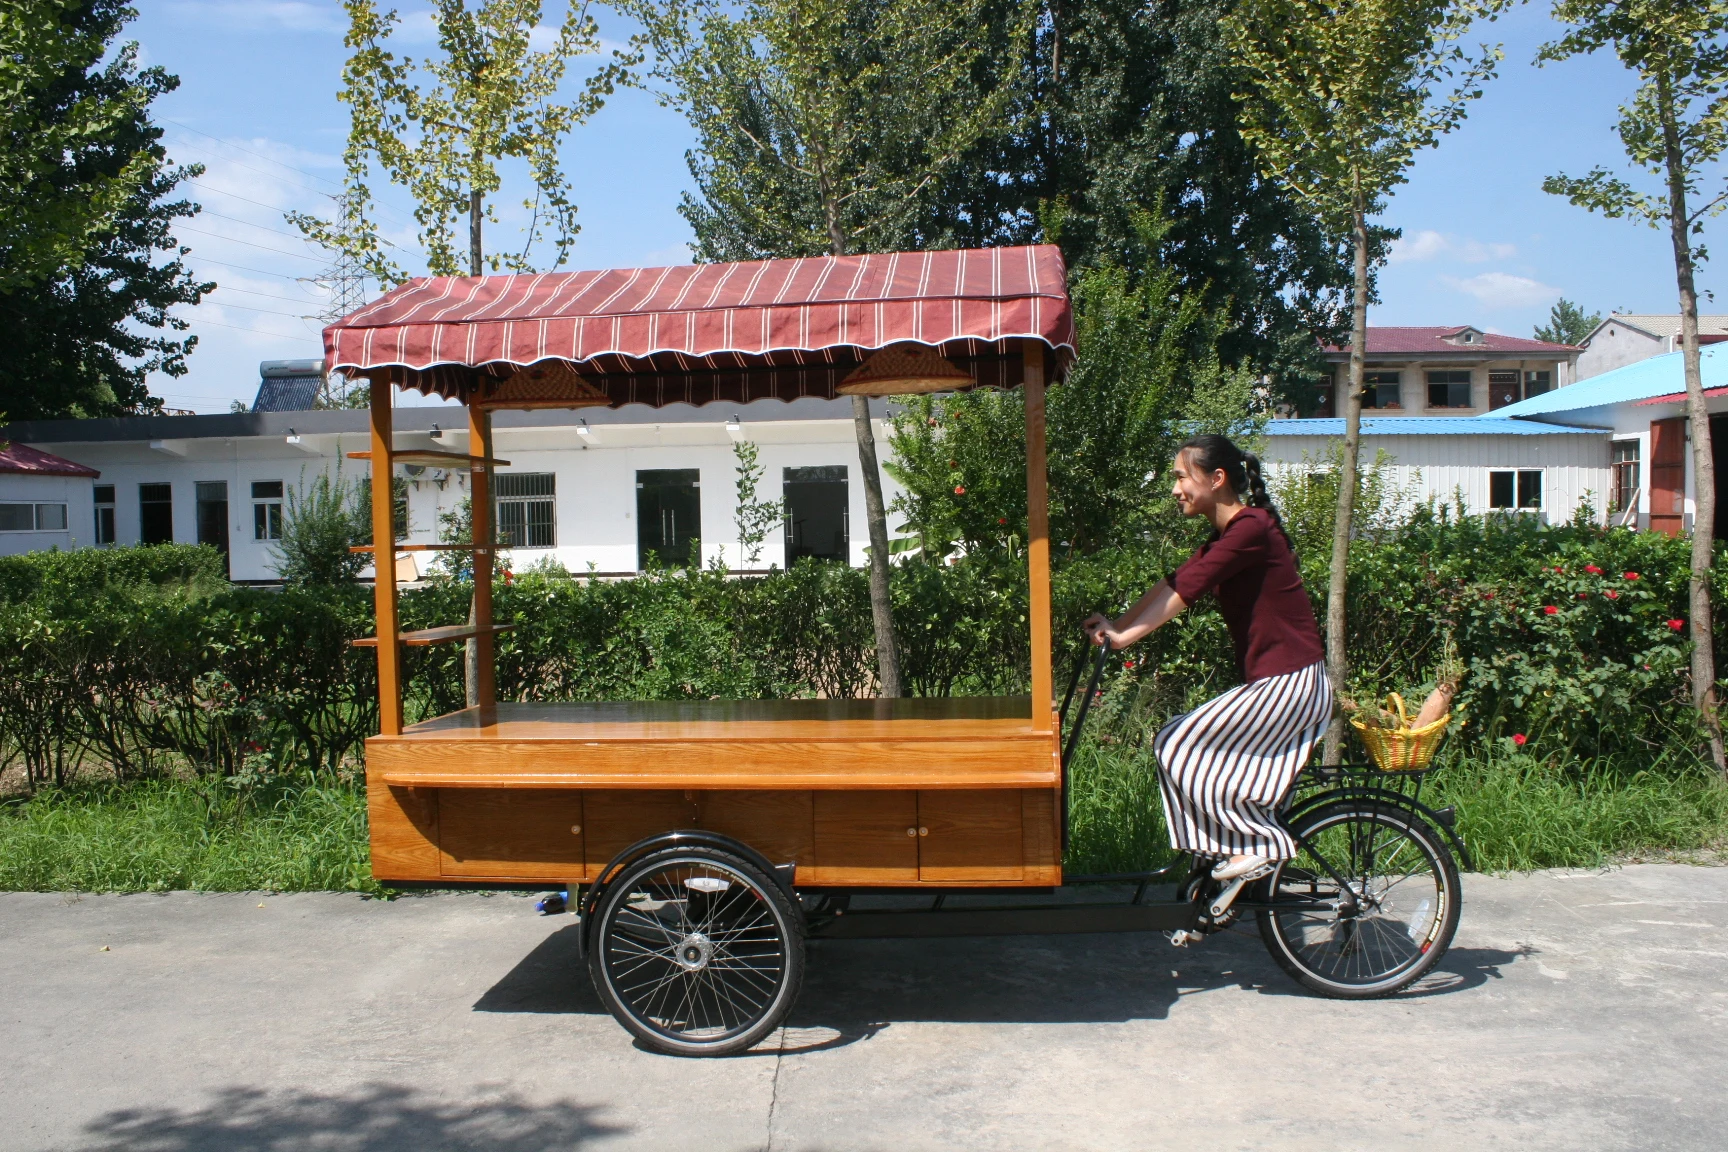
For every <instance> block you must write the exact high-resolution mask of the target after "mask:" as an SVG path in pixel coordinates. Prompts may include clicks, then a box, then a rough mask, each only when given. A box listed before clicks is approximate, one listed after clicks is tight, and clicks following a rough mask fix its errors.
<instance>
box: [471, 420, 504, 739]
mask: <svg viewBox="0 0 1728 1152" xmlns="http://www.w3.org/2000/svg"><path fill="white" fill-rule="evenodd" d="M468 454H469V455H470V456H478V457H480V458H481V459H483V460H485V461H487V463H485V464H483V465H482V466H481V467H478V468H476V469H474V471H473V473H472V474H471V475H470V478H469V486H468V511H469V523H470V525H471V526H472V528H471V530H472V536H473V543H474V549H475V550H474V625H475V630H476V631H477V632H478V633H479V634H478V635H477V636H475V637H474V639H473V641H472V643H473V645H474V658H475V668H474V697H475V699H474V703H475V705H476V706H477V707H478V708H479V709H480V724H481V726H482V727H487V726H490V725H492V724H496V723H497V722H498V681H497V667H496V665H495V664H494V663H493V659H494V656H495V654H496V652H497V644H498V642H497V640H496V638H494V636H493V635H492V628H491V625H492V556H493V553H492V544H493V542H494V536H495V529H494V527H493V524H492V464H491V460H492V411H491V409H489V408H482V407H480V406H478V405H473V404H471V405H469V407H468ZM482 549H484V551H482Z"/></svg>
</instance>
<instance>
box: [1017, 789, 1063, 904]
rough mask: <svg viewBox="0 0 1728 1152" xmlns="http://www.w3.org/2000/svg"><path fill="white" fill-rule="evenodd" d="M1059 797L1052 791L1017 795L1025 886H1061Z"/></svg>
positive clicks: (1029, 791)
mask: <svg viewBox="0 0 1728 1152" xmlns="http://www.w3.org/2000/svg"><path fill="white" fill-rule="evenodd" d="M1061 797H1062V794H1061V793H1060V792H1057V791H1056V790H1055V789H1053V788H1027V789H1026V790H1025V791H1023V792H1021V793H1020V820H1021V823H1022V825H1023V832H1024V835H1023V837H1022V840H1021V843H1022V844H1024V845H1025V867H1026V871H1025V874H1024V875H1022V876H1021V877H1020V878H1021V879H1022V880H1024V881H1025V882H1026V883H1028V884H1051V885H1056V884H1060V883H1062V868H1061V864H1062V853H1061V847H1060V841H1061V837H1062V833H1061V821H1062V811H1061V808H1060V807H1059V805H1060V803H1061Z"/></svg>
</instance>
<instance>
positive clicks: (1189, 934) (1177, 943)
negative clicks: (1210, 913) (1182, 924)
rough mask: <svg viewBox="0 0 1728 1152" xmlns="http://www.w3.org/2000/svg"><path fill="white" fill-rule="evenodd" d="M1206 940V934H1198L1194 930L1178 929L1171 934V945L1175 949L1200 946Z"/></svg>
mask: <svg viewBox="0 0 1728 1152" xmlns="http://www.w3.org/2000/svg"><path fill="white" fill-rule="evenodd" d="M1204 939H1206V933H1204V932H1196V931H1194V930H1193V929H1192V928H1178V929H1176V930H1175V931H1174V932H1172V933H1170V945H1171V947H1173V948H1186V947H1188V945H1190V944H1198V943H1200V941H1202V940H1204Z"/></svg>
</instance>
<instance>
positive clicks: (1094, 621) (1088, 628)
mask: <svg viewBox="0 0 1728 1152" xmlns="http://www.w3.org/2000/svg"><path fill="white" fill-rule="evenodd" d="M1080 628H1081V630H1082V631H1084V632H1085V633H1086V639H1088V640H1090V641H1091V642H1092V643H1094V644H1103V643H1104V641H1106V640H1108V641H1110V647H1112V648H1125V647H1127V646H1128V644H1129V643H1131V641H1128V640H1126V639H1125V638H1124V637H1123V635H1122V633H1120V632H1118V631H1116V628H1115V623H1114V621H1112V620H1111V619H1110V617H1108V616H1106V615H1104V614H1103V613H1102V612H1094V613H1092V615H1090V616H1088V617H1087V618H1086V622H1085V623H1084V624H1082V625H1080Z"/></svg>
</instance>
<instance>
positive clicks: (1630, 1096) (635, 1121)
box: [0, 865, 1728, 1152]
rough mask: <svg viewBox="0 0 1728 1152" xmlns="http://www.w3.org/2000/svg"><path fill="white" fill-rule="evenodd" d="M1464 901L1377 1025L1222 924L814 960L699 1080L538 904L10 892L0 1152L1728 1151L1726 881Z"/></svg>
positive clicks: (1583, 880)
mask: <svg viewBox="0 0 1728 1152" xmlns="http://www.w3.org/2000/svg"><path fill="white" fill-rule="evenodd" d="M1465 885H1466V887H1465V904H1464V919H1463V926H1462V929H1461V930H1460V932H1459V935H1458V940H1457V943H1456V944H1455V945H1454V947H1453V949H1452V952H1451V954H1450V956H1449V957H1448V958H1447V960H1446V962H1445V964H1444V966H1443V967H1442V969H1441V970H1440V972H1439V974H1438V976H1437V977H1436V978H1434V979H1432V980H1430V981H1429V982H1428V983H1427V984H1426V985H1425V986H1424V987H1423V988H1422V989H1421V990H1420V991H1419V992H1418V993H1417V994H1413V995H1406V996H1403V997H1400V998H1398V999H1394V1000H1388V1001H1377V1002H1367V1003H1340V1002H1336V1001H1327V1000H1320V999H1316V998H1314V997H1311V996H1308V995H1305V994H1302V993H1300V992H1299V991H1298V990H1297V989H1296V988H1295V987H1294V986H1293V985H1292V984H1291V983H1290V982H1289V981H1288V980H1287V979H1286V978H1285V977H1284V976H1283V975H1282V973H1280V972H1279V971H1278V970H1277V969H1276V968H1275V967H1274V966H1273V964H1272V963H1271V961H1270V959H1269V958H1268V957H1267V955H1266V953H1265V951H1264V950H1263V949H1262V947H1261V945H1260V942H1259V939H1258V938H1257V937H1256V936H1252V935H1249V934H1246V933H1240V932H1238V933H1233V934H1229V935H1226V936H1221V937H1215V938H1213V939H1212V940H1210V941H1208V942H1207V943H1206V944H1205V945H1203V946H1201V947H1200V948H1199V949H1196V950H1191V951H1176V950H1173V949H1172V948H1171V947H1170V946H1169V945H1168V944H1167V943H1166V942H1165V941H1164V940H1163V939H1162V938H1161V937H1157V936H1128V935H1124V936H1076V937H1019V938H1009V939H976V940H951V941H933V942H932V941H922V942H919V941H870V942H822V943H819V944H817V945H814V946H813V947H812V949H811V956H810V969H809V977H808V981H807V983H806V985H805V990H804V994H803V998H802V1000H801V1001H800V1004H799V1006H798V1009H797V1012H796V1015H795V1017H794V1021H793V1024H794V1026H792V1027H789V1028H788V1029H786V1030H785V1033H784V1035H783V1036H782V1037H781V1038H780V1040H779V1041H778V1043H777V1044H775V1045H774V1046H772V1048H770V1049H767V1050H762V1051H758V1052H755V1053H751V1054H748V1055H745V1056H741V1057H736V1058H733V1059H727V1060H706V1061H694V1060H676V1059H670V1058H667V1057H663V1056H657V1055H653V1054H651V1053H649V1052H646V1051H643V1050H641V1049H638V1048H636V1047H635V1046H633V1044H632V1042H631V1040H630V1038H629V1037H628V1036H627V1035H626V1033H625V1032H624V1031H623V1030H622V1029H621V1028H619V1027H618V1026H617V1025H616V1024H615V1023H614V1022H613V1021H612V1019H611V1018H610V1017H609V1016H607V1015H605V1014H604V1013H603V1012H602V1011H601V1009H600V1008H599V1006H598V1004H597V1002H596V1001H595V999H594V996H593V993H592V992H591V991H590V989H589V987H588V982H587V978H586V976H585V975H583V974H582V973H581V972H580V971H579V970H578V969H577V967H576V961H575V949H574V947H573V941H572V939H571V936H572V925H573V922H572V921H571V919H570V918H569V917H560V918H553V919H542V918H540V917H537V916H536V915H535V914H534V913H533V911H532V904H531V901H529V900H528V899H525V898H522V897H517V896H489V897H488V896H473V895H453V896H428V897H416V898H406V899H401V900H397V901H394V902H388V903H386V902H378V901H367V900H362V899H358V898H355V897H347V896H339V895H299V896H258V895H251V896H247V895H195V894H190V893H174V894H170V895H163V896H124V897H83V898H78V897H66V896H58V895H0V1149H7V1150H10V1149H29V1150H32V1152H35V1150H38V1149H60V1148H67V1149H106V1150H110V1152H190V1150H192V1149H200V1150H205V1149H208V1150H212V1152H214V1150H222V1152H252V1150H264V1149H270V1150H272V1152H281V1150H289V1149H320V1150H322V1149H329V1150H336V1152H350V1150H365V1152H383V1150H387V1149H388V1150H403V1152H426V1150H430V1149H457V1148H462V1149H468V1148H474V1149H482V1148H483V1149H498V1150H503V1152H540V1150H543V1149H573V1148H593V1149H626V1148H631V1149H636V1148H640V1149H688V1150H691V1152H696V1150H701V1152H707V1150H729V1149H774V1150H776V1152H780V1150H786V1152H790V1150H793V1149H895V1150H899V1149H913V1148H919V1149H922V1148H931V1149H938V1148H940V1149H948V1148H975V1149H991V1150H999V1149H1040V1148H1051V1149H1057V1148H1074V1149H1093V1148H1097V1149H1116V1148H1122V1149H1153V1148H1175V1149H1183V1150H1192V1149H1325V1150H1334V1149H1370V1148H1372V1149H1386V1148H1417V1147H1421V1148H1433V1147H1441V1148H1465V1149H1478V1148H1519V1149H1539V1148H1556V1149H1614V1148H1626V1149H1640V1150H1645V1149H1658V1148H1697V1149H1721V1148H1724V1147H1728V1087H1725V1086H1728V869H1722V868H1692V867H1684V866H1662V865H1645V866H1638V867H1631V868H1627V869H1624V870H1621V871H1611V872H1604V873H1544V874H1538V875H1534V876H1521V877H1508V878H1494V877H1480V876H1476V877H1467V878H1466V881H1465Z"/></svg>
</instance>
